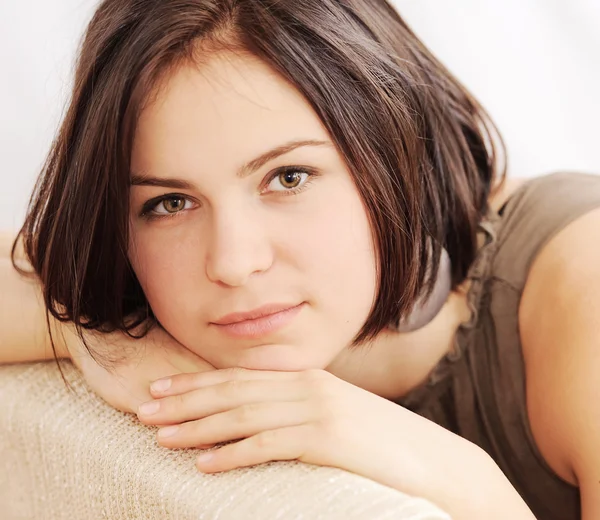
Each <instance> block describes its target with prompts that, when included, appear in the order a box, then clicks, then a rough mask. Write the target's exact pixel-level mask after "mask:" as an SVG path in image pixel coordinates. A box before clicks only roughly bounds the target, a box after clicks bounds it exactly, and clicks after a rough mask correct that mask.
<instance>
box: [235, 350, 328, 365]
mask: <svg viewBox="0 0 600 520" xmlns="http://www.w3.org/2000/svg"><path fill="white" fill-rule="evenodd" d="M310 354H311V353H308V352H305V351H304V352H303V351H302V350H299V348H298V347H297V346H292V345H261V346H257V347H252V348H249V349H245V350H243V351H242V352H240V353H239V355H238V356H237V359H235V360H232V362H231V363H230V364H229V365H228V366H229V367H240V368H247V369H249V370H273V371H279V372H301V371H303V370H311V369H324V368H325V366H327V363H326V362H324V361H323V360H319V359H318V355H316V354H317V353H316V352H315V353H313V355H312V356H311V355H310Z"/></svg>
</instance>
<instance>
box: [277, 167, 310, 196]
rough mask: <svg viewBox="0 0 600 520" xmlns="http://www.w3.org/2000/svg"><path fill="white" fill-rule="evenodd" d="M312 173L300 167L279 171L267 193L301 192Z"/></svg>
mask: <svg viewBox="0 0 600 520" xmlns="http://www.w3.org/2000/svg"><path fill="white" fill-rule="evenodd" d="M311 175H313V174H312V173H310V172H308V171H306V170H304V169H302V168H298V167H292V168H289V167H288V168H285V169H280V170H278V171H277V172H276V173H275V175H274V176H273V178H272V179H271V181H270V182H269V184H268V186H267V191H279V192H282V191H285V192H296V191H298V190H300V189H301V188H302V187H303V186H304V185H305V184H306V181H307V180H308V178H309V177H311Z"/></svg>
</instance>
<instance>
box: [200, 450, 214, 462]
mask: <svg viewBox="0 0 600 520" xmlns="http://www.w3.org/2000/svg"><path fill="white" fill-rule="evenodd" d="M214 458H215V456H214V455H213V454H212V453H203V454H202V455H199V456H198V458H197V459H196V460H197V461H198V462H199V463H200V464H202V463H204V462H209V461H211V460H212V459H214Z"/></svg>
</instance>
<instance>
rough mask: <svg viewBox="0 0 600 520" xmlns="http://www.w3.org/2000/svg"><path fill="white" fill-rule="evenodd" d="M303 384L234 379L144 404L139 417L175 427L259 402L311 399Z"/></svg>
mask: <svg viewBox="0 0 600 520" xmlns="http://www.w3.org/2000/svg"><path fill="white" fill-rule="evenodd" d="M308 390H309V389H308V388H307V387H306V385H303V384H302V383H301V382H300V381H289V382H287V383H282V382H281V381H272V380H256V381H254V380H250V381H243V380H232V381H225V382H223V383H219V384H216V385H213V386H208V387H204V388H198V389H196V390H192V391H190V392H186V393H183V394H177V395H172V396H168V397H163V398H162V399H156V400H154V401H149V402H148V403H144V404H143V405H141V406H140V407H139V408H138V417H139V419H140V421H142V422H143V423H144V424H175V423H181V422H185V421H191V420H194V419H201V418H203V417H207V416H210V415H214V414H217V413H220V412H224V411H227V410H232V409H237V408H239V407H242V406H249V405H251V404H252V403H260V402H266V403H268V402H276V401H278V402H287V403H290V402H295V401H302V400H307V399H309V392H308Z"/></svg>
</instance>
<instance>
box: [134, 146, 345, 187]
mask: <svg viewBox="0 0 600 520" xmlns="http://www.w3.org/2000/svg"><path fill="white" fill-rule="evenodd" d="M303 146H333V145H332V143H331V142H330V141H320V140H317V139H303V140H296V141H289V142H288V143H285V144H282V145H280V146H277V147H275V148H273V149H271V150H269V151H267V152H265V153H263V154H262V155H260V156H259V157H257V158H256V159H252V160H251V161H249V162H247V163H246V164H244V165H243V166H242V167H241V168H240V169H239V170H238V171H237V173H236V175H237V177H239V178H240V179H243V178H244V177H248V176H249V175H251V174H253V173H254V172H255V171H256V170H258V169H259V168H261V167H262V166H264V165H265V164H267V163H268V162H270V161H272V160H274V159H276V158H277V157H280V156H281V155H285V154H286V153H290V152H291V151H292V150H295V149H296V148H300V147H303ZM131 185H132V186H157V187H161V188H171V189H177V190H194V189H196V186H195V185H194V184H193V183H192V182H190V181H187V180H184V179H176V178H171V177H168V178H167V177H154V176H152V175H147V174H145V173H136V172H131Z"/></svg>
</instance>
